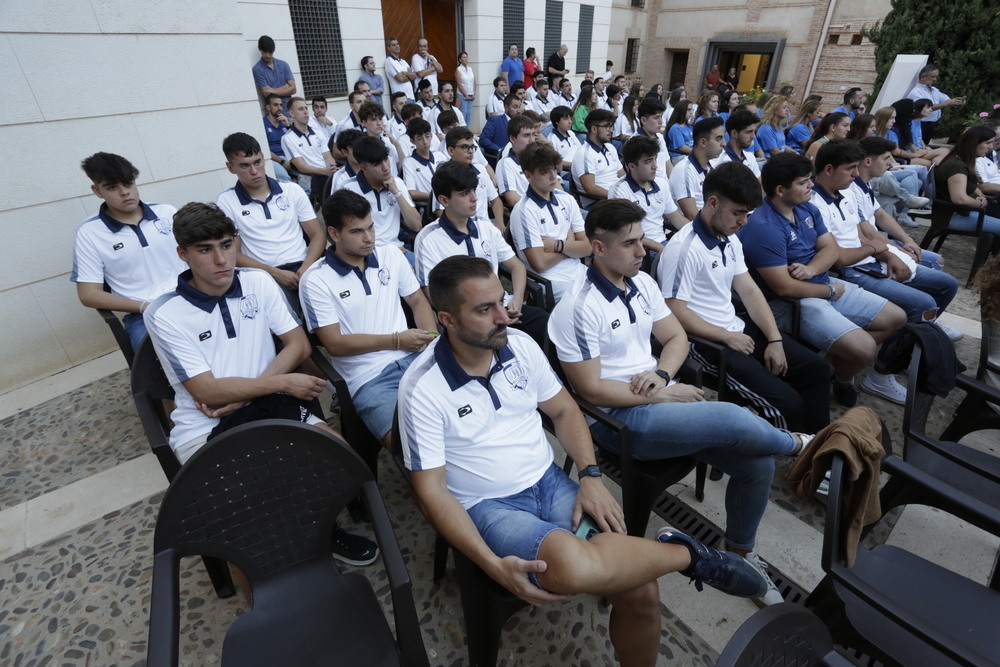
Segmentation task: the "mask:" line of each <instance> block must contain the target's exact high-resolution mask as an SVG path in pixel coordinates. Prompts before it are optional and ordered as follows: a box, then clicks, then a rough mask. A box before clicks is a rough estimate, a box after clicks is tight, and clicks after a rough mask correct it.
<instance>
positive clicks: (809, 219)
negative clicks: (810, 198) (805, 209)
mask: <svg viewBox="0 0 1000 667" xmlns="http://www.w3.org/2000/svg"><path fill="white" fill-rule="evenodd" d="M803 222H805V223H806V224H807V225H809V229H814V228H815V227H816V224H815V223H814V222H813V217H812V216H811V215H807V216H806V219H805V220H803Z"/></svg>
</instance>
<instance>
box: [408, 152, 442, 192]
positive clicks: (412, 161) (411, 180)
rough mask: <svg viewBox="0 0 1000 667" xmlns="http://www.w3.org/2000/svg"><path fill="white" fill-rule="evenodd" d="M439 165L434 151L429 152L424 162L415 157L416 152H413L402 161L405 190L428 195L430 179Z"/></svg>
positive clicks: (422, 159)
mask: <svg viewBox="0 0 1000 667" xmlns="http://www.w3.org/2000/svg"><path fill="white" fill-rule="evenodd" d="M440 165H441V163H440V162H438V156H437V154H436V153H435V152H434V151H431V152H430V157H428V158H427V159H426V160H425V159H424V158H422V157H420V156H419V155H417V151H413V153H412V154H411V155H409V156H408V157H407V158H406V159H405V160H403V182H404V183H406V189H407V190H416V191H417V192H426V193H428V194H430V191H431V177H432V176H433V175H434V172H435V171H437V168H438V167H439V166H440Z"/></svg>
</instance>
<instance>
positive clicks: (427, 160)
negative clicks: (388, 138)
mask: <svg viewBox="0 0 1000 667" xmlns="http://www.w3.org/2000/svg"><path fill="white" fill-rule="evenodd" d="M410 157H412V158H413V159H414V160H416V161H417V162H419V163H420V164H422V165H424V166H425V167H430V166H431V165H433V164H434V151H431V156H430V157H429V158H422V157H420V155H419V154H418V153H417V149H416V148H414V149H413V152H412V153H410Z"/></svg>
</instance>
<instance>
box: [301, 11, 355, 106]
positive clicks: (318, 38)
mask: <svg viewBox="0 0 1000 667" xmlns="http://www.w3.org/2000/svg"><path fill="white" fill-rule="evenodd" d="M288 11H289V13H290V14H291V16H292V33H293V34H294V35H295V51H296V52H297V53H298V55H299V76H300V77H301V78H302V87H301V91H302V95H303V96H304V97H306V98H309V97H313V96H314V95H323V96H325V97H336V96H339V95H346V94H347V92H348V90H347V68H346V66H345V64H344V49H343V47H342V46H341V36H340V17H339V16H338V15H337V0H288Z"/></svg>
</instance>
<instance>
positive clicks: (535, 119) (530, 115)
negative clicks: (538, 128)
mask: <svg viewBox="0 0 1000 667" xmlns="http://www.w3.org/2000/svg"><path fill="white" fill-rule="evenodd" d="M521 115H522V116H524V117H525V118H527V119H528V120H530V121H531V124H532V125H541V124H542V117H541V116H540V115H538V114H537V113H535V112H534V111H532V110H531V109H525V110H524V111H522V112H521Z"/></svg>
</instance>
